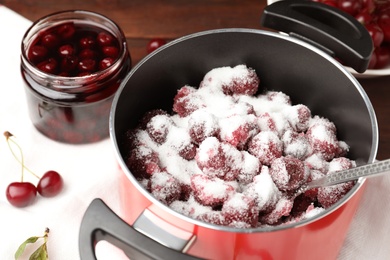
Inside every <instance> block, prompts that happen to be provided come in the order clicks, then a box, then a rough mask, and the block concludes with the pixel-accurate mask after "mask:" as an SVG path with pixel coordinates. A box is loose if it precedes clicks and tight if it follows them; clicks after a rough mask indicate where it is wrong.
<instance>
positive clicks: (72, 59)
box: [61, 55, 79, 73]
mask: <svg viewBox="0 0 390 260" xmlns="http://www.w3.org/2000/svg"><path fill="white" fill-rule="evenodd" d="M78 61H79V59H78V58H77V57H76V56H74V55H69V56H66V57H64V58H63V59H62V60H61V71H62V73H67V72H71V71H73V70H75V69H76V68H77V64H78Z"/></svg>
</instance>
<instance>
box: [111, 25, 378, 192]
mask: <svg viewBox="0 0 390 260" xmlns="http://www.w3.org/2000/svg"><path fill="white" fill-rule="evenodd" d="M239 64H246V65H247V66H248V67H252V68H253V69H255V70H256V72H257V74H258V76H259V78H260V88H259V92H262V91H264V90H274V91H282V92H284V93H286V94H287V95H289V96H290V97H291V100H292V103H293V104H300V103H301V104H305V105H307V106H308V107H309V108H310V109H311V112H312V115H320V116H323V117H326V118H328V119H330V120H331V121H333V122H334V123H335V125H336V127H337V129H338V138H339V140H343V141H345V142H346V143H347V144H348V145H349V146H350V152H349V154H348V157H349V158H351V159H354V160H356V161H357V163H358V164H364V163H368V162H372V161H373V160H374V159H375V156H376V150H377V145H378V143H377V142H378V141H377V138H378V133H377V131H378V130H377V122H376V118H375V113H374V110H373V108H372V105H371V103H370V101H369V99H368V97H367V95H366V94H365V92H364V90H363V89H362V87H361V86H360V85H359V83H358V82H357V80H356V79H355V78H354V77H353V76H352V75H351V74H349V73H348V72H347V71H346V70H345V69H344V68H343V67H342V66H341V65H340V64H339V63H338V62H337V61H335V60H334V59H332V58H331V57H330V56H328V55H327V54H325V53H323V52H322V51H319V50H318V49H316V48H315V47H312V46H311V45H308V44H306V43H303V42H302V41H300V40H296V39H293V38H292V37H288V36H284V35H281V34H277V33H272V32H266V31H261V30H249V29H224V30H214V31H207V32H201V33H197V34H193V35H189V36H186V37H183V38H180V39H178V40H176V41H173V42H171V43H168V44H167V45H165V46H163V47H161V48H160V49H159V50H157V51H156V52H154V53H152V54H151V55H149V56H147V57H146V58H145V59H144V60H142V61H141V62H140V63H139V64H137V65H136V66H135V67H134V68H133V70H132V71H131V72H130V73H129V75H128V76H127V77H126V78H125V80H124V81H123V83H122V85H121V87H120V89H119V90H118V93H117V94H116V97H115V100H114V103H113V107H112V111H111V119H110V124H111V127H110V134H111V137H112V139H113V142H114V145H115V146H116V149H117V153H118V155H119V156H118V157H119V160H120V163H121V164H122V166H125V163H124V160H123V156H124V155H125V154H126V153H127V148H126V146H125V145H124V143H125V142H124V136H125V132H126V131H127V130H128V129H130V128H133V127H135V126H136V125H137V123H138V120H139V119H140V118H141V116H142V115H143V114H144V113H145V112H147V111H150V110H152V109H158V108H160V109H164V110H166V111H168V112H171V111H172V104H173V98H174V96H175V95H176V92H177V90H178V89H179V88H181V87H182V86H183V85H185V84H188V85H191V86H199V83H200V82H201V81H202V79H203V76H204V75H205V74H206V73H207V72H208V71H210V70H211V69H213V68H216V67H221V66H235V65H239ZM124 171H128V170H127V169H124ZM127 174H131V173H130V172H129V171H128V172H127ZM134 180H135V179H134ZM347 196H348V195H347ZM347 196H346V197H347Z"/></svg>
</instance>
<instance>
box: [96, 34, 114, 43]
mask: <svg viewBox="0 0 390 260" xmlns="http://www.w3.org/2000/svg"><path fill="white" fill-rule="evenodd" d="M97 41H98V43H99V44H100V46H109V45H112V44H113V43H114V41H115V39H114V37H112V36H111V35H110V34H108V33H106V32H100V33H99V34H98V36H97Z"/></svg>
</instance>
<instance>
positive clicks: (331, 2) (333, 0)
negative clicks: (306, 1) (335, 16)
mask: <svg viewBox="0 0 390 260" xmlns="http://www.w3.org/2000/svg"><path fill="white" fill-rule="evenodd" d="M323 3H324V4H326V5H329V6H333V7H337V1H336V0H325V1H324V2H323Z"/></svg>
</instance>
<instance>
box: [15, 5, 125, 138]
mask: <svg viewBox="0 0 390 260" xmlns="http://www.w3.org/2000/svg"><path fill="white" fill-rule="evenodd" d="M21 47H22V49H21V73H22V77H23V79H24V81H25V83H26V84H25V90H26V97H27V104H28V110H29V114H30V118H31V121H32V123H33V124H34V126H35V127H36V129H38V130H39V131H40V132H41V133H43V134H44V135H45V136H47V137H49V138H51V139H53V140H56V141H60V142H65V143H71V144H82V143H91V142H96V141H99V140H102V139H104V138H106V137H108V135H109V129H108V128H109V113H110V108H111V103H112V100H113V96H114V94H115V92H116V90H117V89H118V87H119V85H120V83H121V81H122V79H123V78H124V77H125V76H126V74H127V73H128V72H129V71H130V68H131V57H130V54H129V52H128V49H127V44H126V38H125V36H124V34H123V32H122V30H121V29H120V28H119V27H118V25H117V24H116V23H115V22H113V21H112V20H110V19H108V18H107V17H105V16H103V15H100V14H97V13H93V12H89V11H79V10H77V11H76V10H72V11H63V12H58V13H54V14H51V15H48V16H45V17H43V18H41V19H39V20H38V21H36V22H34V23H33V24H32V26H31V27H30V28H29V29H28V30H27V32H26V33H25V35H24V37H23V40H22V46H21Z"/></svg>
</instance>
